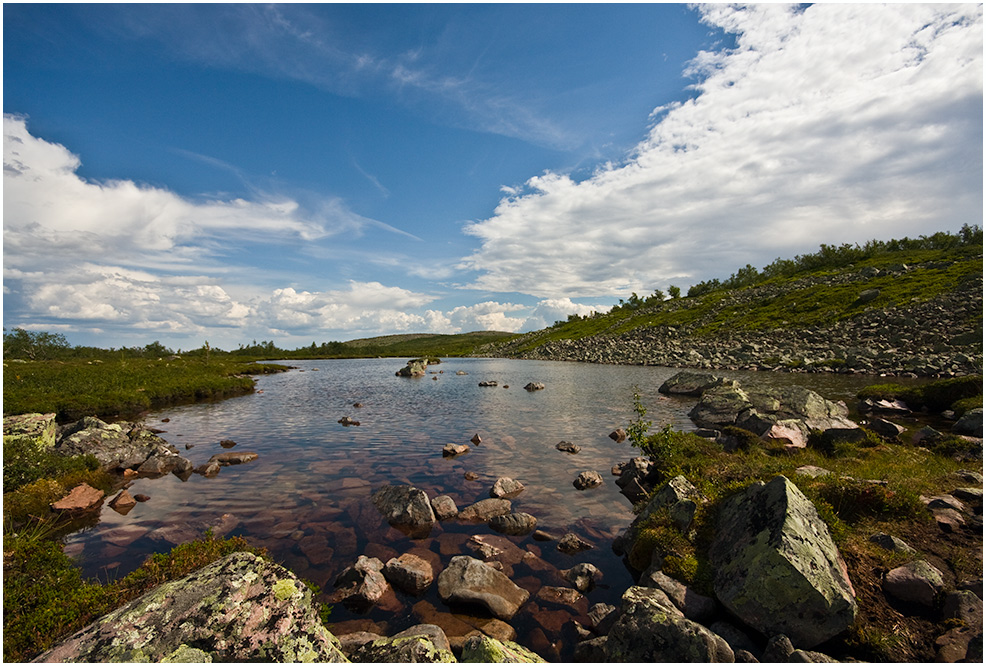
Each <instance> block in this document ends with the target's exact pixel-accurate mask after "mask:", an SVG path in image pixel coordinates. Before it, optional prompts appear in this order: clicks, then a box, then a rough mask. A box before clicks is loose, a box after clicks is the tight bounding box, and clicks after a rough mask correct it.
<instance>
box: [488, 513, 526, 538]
mask: <svg viewBox="0 0 986 666" xmlns="http://www.w3.org/2000/svg"><path fill="white" fill-rule="evenodd" d="M488 524H489V526H490V528H491V529H494V530H496V531H497V532H500V533H502V534H510V535H513V536H523V535H525V534H528V533H530V532H532V531H533V530H534V528H535V527H537V524H538V520H537V518H535V517H534V516H532V515H531V514H529V513H508V514H504V515H502V516H493V517H492V518H490V519H489V521H488Z"/></svg>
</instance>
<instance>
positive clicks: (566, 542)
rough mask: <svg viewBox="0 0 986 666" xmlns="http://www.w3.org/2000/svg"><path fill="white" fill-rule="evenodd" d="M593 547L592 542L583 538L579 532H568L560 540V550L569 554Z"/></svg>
mask: <svg viewBox="0 0 986 666" xmlns="http://www.w3.org/2000/svg"><path fill="white" fill-rule="evenodd" d="M591 548H592V544H591V543H589V542H588V541H585V540H583V539H582V538H580V537H579V535H578V534H575V533H573V532H569V533H567V534H566V535H565V536H563V537H562V538H561V539H560V540H559V541H558V550H560V551H561V552H563V553H566V554H568V555H574V554H575V553H580V552H582V551H583V550H590V549H591Z"/></svg>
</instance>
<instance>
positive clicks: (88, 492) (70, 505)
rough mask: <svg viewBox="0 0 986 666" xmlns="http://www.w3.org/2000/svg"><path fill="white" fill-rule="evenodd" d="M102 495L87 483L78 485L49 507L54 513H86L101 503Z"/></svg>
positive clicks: (102, 493) (101, 492) (100, 491)
mask: <svg viewBox="0 0 986 666" xmlns="http://www.w3.org/2000/svg"><path fill="white" fill-rule="evenodd" d="M105 494H106V493H104V492H103V491H102V490H99V489H98V488H93V487H92V486H90V485H89V484H88V483H80V484H79V485H77V486H76V487H75V488H72V490H71V492H69V494H68V495H66V496H65V497H63V498H62V499H60V500H58V501H57V502H55V503H53V504H52V505H51V508H52V509H54V510H55V511H88V510H89V509H93V508H95V507H97V506H99V504H100V503H101V502H102V501H103V496H104V495H105Z"/></svg>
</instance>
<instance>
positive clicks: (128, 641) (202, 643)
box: [37, 553, 346, 662]
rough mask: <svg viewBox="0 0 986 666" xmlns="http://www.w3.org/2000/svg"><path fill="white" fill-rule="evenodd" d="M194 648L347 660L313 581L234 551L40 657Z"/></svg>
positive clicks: (217, 653)
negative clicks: (317, 601)
mask: <svg viewBox="0 0 986 666" xmlns="http://www.w3.org/2000/svg"><path fill="white" fill-rule="evenodd" d="M183 646H184V648H183ZM188 648H194V649H195V650H200V651H202V652H204V653H206V654H208V656H209V657H210V659H211V661H213V662H232V661H267V662H315V661H321V662H345V661H346V657H345V655H343V654H342V652H341V651H340V650H339V647H338V641H337V640H336V639H335V637H334V636H332V634H331V633H329V631H328V630H327V629H326V628H325V626H324V625H323V624H322V623H321V621H320V620H319V617H318V612H317V610H316V609H315V607H314V606H313V604H312V593H311V591H310V590H309V589H308V587H307V586H305V584H304V583H302V582H301V581H299V580H298V579H297V578H296V577H295V576H294V574H292V573H291V572H290V571H288V570H287V569H284V568H283V567H281V566H280V565H277V564H274V563H273V562H269V561H267V560H264V559H261V558H259V557H257V556H256V555H252V554H250V553H233V554H231V555H229V556H227V557H225V558H223V559H222V560H219V561H217V562H214V563H212V564H210V565H208V566H206V567H203V568H202V569H199V570H198V571H195V572H193V573H191V574H189V575H188V576H185V577H184V578H181V579H179V580H176V581H173V582H170V583H165V584H164V585H161V586H159V587H157V588H155V589H153V590H151V591H150V592H148V593H147V594H145V595H144V596H142V597H140V598H139V599H136V600H134V601H132V602H130V603H128V604H126V605H125V606H123V607H122V608H119V609H117V610H115V611H113V612H112V613H110V614H108V615H106V616H104V617H102V618H100V619H99V620H97V621H96V622H94V623H93V624H91V625H89V626H88V627H86V628H85V629H83V630H81V631H79V632H77V633H76V634H75V635H73V636H72V637H71V638H69V639H68V640H67V641H65V642H64V643H62V644H61V645H59V646H58V647H56V648H54V649H52V650H49V651H48V652H46V653H44V654H42V655H41V656H39V657H38V659H37V661H42V662H52V661H62V662H64V661H86V662H100V661H102V662H139V661H164V660H165V659H166V658H168V659H170V660H172V661H178V660H179V658H180V657H182V656H185V657H187V656H189V655H190V653H189V651H188ZM195 655H197V656H201V655H200V654H199V653H198V652H196V653H195ZM202 661H204V659H202Z"/></svg>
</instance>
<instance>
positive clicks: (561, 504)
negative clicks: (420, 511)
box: [66, 359, 881, 659]
mask: <svg viewBox="0 0 986 666" xmlns="http://www.w3.org/2000/svg"><path fill="white" fill-rule="evenodd" d="M403 363H404V362H403V360H398V359H370V360H314V361H292V362H291V363H290V365H291V366H293V367H294V368H295V369H293V370H291V371H290V372H286V373H281V374H276V375H268V376H263V377H260V378H258V380H257V389H258V390H257V392H256V393H253V394H249V395H245V396H241V397H237V398H233V399H229V400H225V401H222V402H214V403H205V404H195V405H187V406H183V407H176V408H170V409H167V410H163V411H158V412H152V413H150V414H148V415H147V417H146V419H145V423H146V424H147V425H148V426H150V427H156V428H161V429H164V430H165V431H166V432H164V433H162V434H161V436H162V437H163V438H165V439H166V440H167V441H168V442H169V443H171V444H173V445H174V446H176V447H177V448H178V449H179V450H180V451H181V452H182V455H184V456H186V457H187V458H189V459H190V460H191V461H192V462H193V463H194V464H195V465H196V466H198V465H200V464H202V463H204V462H205V461H206V460H208V459H209V457H210V456H212V455H213V454H215V453H218V452H221V451H223V450H224V449H223V448H221V447H220V444H219V442H220V441H221V440H226V439H229V440H233V441H234V442H236V447H235V448H234V449H233V451H237V452H240V451H254V452H256V453H258V454H259V458H258V459H257V460H256V461H253V462H251V463H247V464H244V465H237V466H230V467H224V468H223V469H222V471H221V472H220V473H219V475H218V476H216V477H215V478H211V479H210V478H205V477H202V476H199V475H192V477H191V478H189V479H188V480H187V481H185V482H182V481H181V480H179V479H178V478H177V477H175V476H173V475H169V476H166V477H164V478H161V479H138V480H137V481H135V482H134V484H133V486H132V487H131V488H130V492H131V494H136V493H144V494H146V495H149V496H150V500H149V501H147V502H144V503H140V504H138V505H137V506H136V507H135V508H134V509H133V510H132V511H130V512H129V513H128V514H127V515H125V516H123V515H119V514H118V513H116V512H114V511H113V510H111V509H110V508H108V507H104V508H103V510H102V514H101V517H100V521H99V523H98V524H97V525H96V526H94V527H92V528H88V529H86V530H84V531H82V532H79V533H76V534H74V535H71V536H70V537H68V538H67V540H66V552H67V553H68V554H69V555H71V556H72V557H74V558H76V560H77V561H78V562H79V564H80V566H81V567H82V568H83V571H84V573H85V574H86V575H89V576H93V577H97V578H99V579H101V580H108V579H112V578H116V577H118V576H121V575H124V574H126V573H127V572H129V571H131V570H133V569H134V568H136V567H137V566H138V565H139V564H140V563H141V562H142V561H143V559H144V558H145V557H146V556H147V555H149V554H151V553H154V552H165V551H167V550H170V549H171V548H172V547H173V546H174V545H175V544H176V543H180V542H182V541H185V540H188V539H192V538H195V537H198V536H201V535H202V534H203V532H204V531H205V529H206V528H208V527H213V528H214V529H215V530H216V531H217V532H219V533H225V534H226V535H227V536H232V535H241V536H244V537H246V538H247V539H248V540H249V541H250V543H251V544H252V545H256V546H264V547H265V548H267V550H268V551H269V554H270V555H271V557H272V558H273V559H274V560H275V561H277V562H279V563H281V564H283V565H285V566H286V567H288V568H289V569H291V570H292V571H294V572H295V573H296V574H297V575H299V576H300V577H302V578H305V579H307V580H309V581H312V582H314V583H316V584H317V585H319V586H321V587H322V589H323V594H322V597H323V598H326V597H327V595H328V594H329V593H331V592H332V590H333V588H332V582H333V581H334V579H335V577H336V575H337V574H338V573H339V572H340V571H341V570H342V569H343V568H345V567H346V566H349V565H350V564H352V563H353V562H355V560H356V558H357V557H358V556H359V555H361V554H366V555H369V556H375V557H378V558H380V559H381V560H383V561H384V562H386V560H387V559H389V558H390V557H394V556H396V555H399V554H401V553H403V552H407V551H409V550H414V551H415V552H416V553H420V554H423V555H425V556H426V557H427V558H428V559H431V560H432V561H433V562H434V563H436V564H437V565H439V566H436V569H435V575H436V578H437V575H438V573H439V571H440V566H444V565H446V564H447V563H448V561H449V559H450V558H451V557H452V556H454V555H458V554H472V553H471V551H469V550H468V549H467V547H466V541H467V539H468V538H469V537H470V536H471V535H477V534H478V535H487V536H489V537H490V538H489V540H491V541H494V542H497V543H500V544H501V545H504V546H506V547H508V548H509V550H510V551H511V552H513V553H514V554H515V555H516V557H515V558H514V559H515V560H517V561H516V562H513V563H512V564H510V565H508V572H509V573H510V576H511V579H513V580H514V581H515V582H516V583H518V584H519V585H521V586H522V587H525V588H527V589H529V590H530V591H532V593H533V592H534V591H535V590H536V589H537V588H538V587H539V586H540V585H563V584H565V583H564V582H563V581H562V580H561V579H560V578H558V577H557V573H556V570H558V569H567V568H570V567H572V566H573V565H574V564H576V563H578V562H590V563H592V564H594V565H596V566H597V567H598V568H599V569H600V570H601V571H602V572H603V579H602V584H601V585H600V586H598V587H597V588H596V589H594V590H592V591H590V592H589V593H588V594H587V597H588V599H587V601H588V604H586V605H584V606H583V607H581V608H580V609H577V610H574V611H571V612H569V611H564V610H560V609H559V608H557V607H554V608H552V607H549V606H548V605H545V604H544V603H543V602H537V601H536V600H535V601H536V603H535V602H529V603H528V605H527V606H526V607H525V608H523V609H522V610H521V612H520V613H519V614H518V615H517V616H516V617H515V619H514V621H513V622H512V623H511V624H512V625H513V626H514V628H515V629H516V630H517V632H518V641H519V642H521V643H522V644H525V645H527V646H529V647H533V648H535V649H538V650H539V651H540V652H541V653H542V654H543V655H544V656H546V657H548V658H553V659H558V658H562V659H570V658H571V652H570V647H562V648H561V650H560V652H559V651H556V649H555V648H552V647H551V644H552V643H556V644H558V643H565V644H566V645H569V646H570V645H571V643H572V641H571V640H568V641H560V638H561V637H562V636H563V635H565V631H567V629H565V628H564V625H565V623H566V622H567V621H568V620H569V619H581V620H582V621H583V623H585V618H584V615H583V613H584V608H585V607H587V606H589V605H591V604H594V603H597V602H605V603H610V604H614V605H616V604H618V601H619V598H620V596H621V594H622V593H623V591H624V590H625V589H626V588H627V587H628V586H629V585H631V584H632V583H633V580H632V577H631V575H630V573H629V571H628V570H627V569H626V568H625V567H624V565H623V564H622V562H621V561H620V559H619V558H617V557H616V556H615V555H614V554H613V553H612V551H611V548H610V544H611V542H612V539H613V538H614V537H615V536H617V534H619V532H620V531H621V530H622V529H624V528H625V527H626V526H627V525H628V524H629V523H630V521H631V520H632V518H633V514H632V512H631V510H630V509H631V507H630V503H629V502H628V501H627V500H626V499H625V498H623V497H622V496H621V495H620V494H619V492H618V490H619V489H618V488H617V486H616V484H615V482H614V481H615V477H613V476H612V475H611V473H610V469H611V467H612V466H613V465H614V464H616V463H619V462H623V461H626V460H628V459H630V458H631V457H633V456H635V455H637V454H638V453H637V451H636V450H635V449H634V448H633V447H632V446H631V445H630V443H629V442H623V443H616V442H614V441H613V440H612V439H610V438H609V437H608V435H609V433H610V432H612V431H613V430H614V429H616V428H618V427H626V426H627V425H628V424H629V423H630V422H631V421H633V420H634V418H635V414H634V411H633V390H634V387H635V386H637V387H639V389H640V393H641V396H642V402H643V404H644V406H645V407H646V408H647V410H648V413H647V419H649V420H651V421H653V426H652V431H656V430H657V429H659V428H661V427H662V426H663V425H664V424H667V423H670V424H671V425H673V426H674V427H675V428H676V429H680V430H692V429H694V425H693V424H692V423H691V421H690V420H689V418H688V416H687V412H688V410H689V409H691V407H692V406H693V405H694V404H695V401H696V400H695V399H694V398H672V397H667V396H663V395H661V394H659V393H658V390H657V389H658V387H659V386H660V385H661V384H662V383H663V382H664V380H666V379H667V378H668V377H670V376H672V375H673V374H675V373H677V372H679V370H677V369H672V368H661V367H642V366H607V365H590V364H578V363H561V362H550V361H518V360H503V359H448V360H445V361H444V362H443V363H441V364H439V365H433V366H430V367H429V371H430V372H435V373H440V374H429V375H427V376H425V377H421V378H402V377H395V376H394V373H395V372H396V371H397V370H398V369H400V368H401V367H402V366H403ZM457 373H467V374H457ZM718 374H721V375H724V376H727V377H732V378H736V379H739V380H740V382H741V383H742V384H744V385H746V386H758V385H759V386H766V385H779V384H797V385H802V386H805V387H808V388H811V389H812V390H815V391H817V392H819V393H821V394H822V395H823V396H824V397H826V398H829V399H832V400H846V402H847V403H848V404H850V405H851V404H852V402H853V396H854V394H855V393H856V391H857V390H858V389H859V388H861V387H862V386H866V385H868V384H873V383H877V382H879V381H881V380H880V379H879V378H875V377H872V376H870V377H864V376H844V375H833V374H818V375H805V374H782V373H777V374H774V373H753V372H720V373H718ZM488 380H496V381H497V382H498V383H499V386H498V387H495V388H494V387H480V386H479V385H478V384H479V382H480V381H488ZM532 381H534V382H542V383H544V384H545V387H546V388H545V389H544V390H541V391H535V392H528V391H525V390H524V388H523V387H524V385H525V384H527V383H528V382H532ZM504 385H507V386H508V387H509V388H505V387H504ZM354 403H362V405H363V406H362V407H360V408H356V407H354V406H353V405H354ZM344 416H349V417H351V418H353V419H355V420H358V421H359V422H360V425H359V426H348V427H347V426H343V425H341V424H339V423H338V420H339V419H341V418H342V417H344ZM164 419H168V421H167V422H163V420H164ZM475 434H479V435H480V437H481V438H482V443H481V444H480V445H478V446H472V448H471V450H470V451H469V452H468V453H465V454H463V455H460V456H457V457H455V458H444V457H443V456H442V447H443V446H444V445H445V444H447V443H450V442H451V443H456V444H469V440H470V438H472V437H473V435H475ZM562 440H567V441H570V442H573V443H575V444H578V445H579V446H581V447H582V449H581V452H580V453H578V454H575V455H572V454H568V453H563V452H561V451H558V450H556V449H555V445H556V444H557V443H558V442H559V441H562ZM187 445H191V446H192V448H190V449H188V450H186V448H185V447H186V446H187ZM584 470H595V471H597V472H599V473H600V474H601V475H602V476H603V478H604V480H605V483H604V484H603V486H600V487H598V488H593V489H589V490H585V491H579V490H576V489H575V488H574V487H573V485H572V481H573V480H574V479H575V478H576V476H578V474H579V473H580V472H582V471H584ZM466 472H473V473H475V474H477V475H478V477H479V478H478V479H477V480H473V481H469V480H466V478H465V476H464V475H465V473H466ZM500 476H508V477H511V478H514V479H517V480H519V481H521V482H522V483H523V484H524V485H525V486H526V489H525V490H524V491H523V492H522V493H520V494H519V495H518V496H517V497H515V498H513V500H512V501H513V507H514V511H523V512H526V513H529V514H532V515H534V516H535V517H536V518H537V519H538V527H539V528H540V529H544V530H545V531H547V532H549V533H550V534H552V535H554V536H555V537H561V536H562V535H564V534H565V533H566V532H574V533H576V534H577V535H579V536H580V537H581V538H583V539H584V540H586V541H589V542H590V543H593V544H595V548H593V549H592V550H589V551H586V552H583V553H579V554H577V555H574V556H572V555H566V554H563V553H560V552H558V551H557V549H556V548H555V544H554V543H553V542H544V541H535V540H533V539H532V538H531V536H530V535H528V536H525V537H506V536H502V535H498V534H497V533H496V532H494V531H492V530H491V529H489V528H488V527H487V526H486V525H485V524H478V525H476V524H464V523H458V522H457V521H454V520H453V521H447V522H444V523H441V524H440V525H436V527H435V528H434V529H433V530H432V532H431V534H430V535H429V536H428V537H427V538H425V539H416V540H412V539H410V538H409V537H407V536H405V535H404V534H403V533H401V532H400V531H398V530H396V529H394V528H391V527H389V526H388V525H387V524H386V523H385V522H384V521H383V520H382V518H381V516H380V514H379V513H378V512H377V511H376V509H375V508H374V507H373V505H372V504H371V503H370V501H369V498H370V495H371V494H372V492H373V491H375V490H377V489H379V488H380V487H382V486H384V485H387V484H411V485H414V486H417V487H418V488H421V489H423V490H425V491H426V492H427V493H428V495H429V497H435V496H436V495H450V496H451V497H452V498H453V499H454V500H455V502H456V504H457V505H458V507H459V508H460V509H461V508H464V507H465V506H467V505H469V504H472V503H473V502H476V501H478V500H480V499H485V498H487V497H489V490H490V488H491V487H492V485H493V483H494V481H495V480H496V479H497V477H500ZM523 551H529V552H533V553H534V554H535V555H537V556H538V557H539V558H540V559H539V560H537V562H538V565H537V566H529V562H528V561H524V562H521V561H520V555H521V554H522V553H523ZM543 563H547V566H546V565H544V564H543ZM436 587H437V586H436V585H435V584H433V585H432V586H431V588H429V590H428V591H427V592H426V593H425V594H424V595H423V596H421V597H410V596H406V595H403V594H402V593H400V592H397V593H396V594H395V595H394V596H393V597H391V598H389V599H388V600H387V602H386V603H385V604H384V606H385V607H384V608H379V607H378V608H375V609H373V610H371V611H370V612H369V613H368V614H363V615H361V614H357V613H354V612H352V611H350V610H348V609H346V608H345V607H343V606H342V605H341V604H336V605H335V607H334V609H333V612H332V615H331V617H330V620H331V623H330V628H331V629H333V631H335V632H336V633H346V632H348V631H352V630H354V629H356V628H369V629H371V630H376V631H383V632H386V633H389V634H393V633H395V632H397V631H400V630H402V629H404V628H406V627H408V626H411V625H413V624H418V623H420V622H422V621H425V620H426V619H428V618H431V617H433V614H434V613H435V612H444V613H447V612H449V608H448V607H446V606H445V605H444V604H443V603H442V602H441V600H440V599H439V598H438V595H437V591H436ZM532 599H533V594H532ZM537 604H540V605H537ZM445 619H446V620H448V618H447V617H446V618H445ZM460 619H462V620H463V621H466V622H469V621H470V620H472V619H471V618H469V617H464V618H460ZM333 625H334V627H333Z"/></svg>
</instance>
